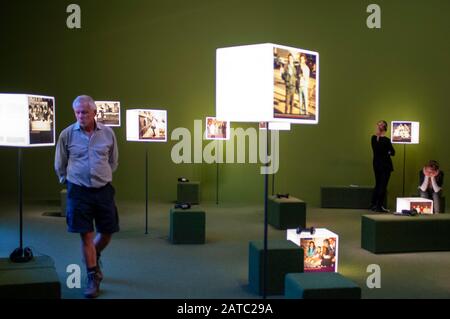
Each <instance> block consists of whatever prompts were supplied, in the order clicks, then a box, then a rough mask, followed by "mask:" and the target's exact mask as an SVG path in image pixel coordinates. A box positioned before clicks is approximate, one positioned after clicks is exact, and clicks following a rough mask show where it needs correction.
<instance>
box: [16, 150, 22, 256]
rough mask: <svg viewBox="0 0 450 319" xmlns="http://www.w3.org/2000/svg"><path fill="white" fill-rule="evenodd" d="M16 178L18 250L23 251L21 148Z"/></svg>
mask: <svg viewBox="0 0 450 319" xmlns="http://www.w3.org/2000/svg"><path fill="white" fill-rule="evenodd" d="M17 176H19V181H18V182H19V185H18V186H19V234H20V235H19V236H20V249H21V250H22V249H23V178H22V148H21V147H19V148H18V161H17Z"/></svg>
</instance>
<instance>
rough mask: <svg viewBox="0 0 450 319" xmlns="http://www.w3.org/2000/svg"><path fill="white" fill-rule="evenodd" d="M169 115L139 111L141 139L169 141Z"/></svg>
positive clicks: (153, 111) (151, 111) (152, 111)
mask: <svg viewBox="0 0 450 319" xmlns="http://www.w3.org/2000/svg"><path fill="white" fill-rule="evenodd" d="M166 114H167V113H166V112H165V111H159V110H147V111H144V110H142V111H139V139H140V140H154V141H164V140H167V137H166V134H167V118H166V117H167V115H166Z"/></svg>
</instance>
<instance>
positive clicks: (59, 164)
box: [55, 132, 68, 184]
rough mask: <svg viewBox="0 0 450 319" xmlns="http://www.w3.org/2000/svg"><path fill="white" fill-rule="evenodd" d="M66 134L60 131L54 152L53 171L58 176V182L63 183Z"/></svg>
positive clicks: (65, 171) (65, 168)
mask: <svg viewBox="0 0 450 319" xmlns="http://www.w3.org/2000/svg"><path fill="white" fill-rule="evenodd" d="M67 162H68V154H67V136H66V134H65V133H64V132H62V133H61V135H60V136H59V139H58V143H57V144H56V152H55V172H56V175H57V176H58V178H59V182H60V183H61V184H64V183H65V182H66V176H67Z"/></svg>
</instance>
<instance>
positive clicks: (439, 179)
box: [431, 172, 444, 193]
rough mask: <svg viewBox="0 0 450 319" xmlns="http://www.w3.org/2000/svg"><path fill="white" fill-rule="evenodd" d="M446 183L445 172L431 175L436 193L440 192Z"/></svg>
mask: <svg viewBox="0 0 450 319" xmlns="http://www.w3.org/2000/svg"><path fill="white" fill-rule="evenodd" d="M443 184H444V173H442V172H440V173H438V174H437V175H436V176H432V177H431V185H432V186H433V190H434V192H435V193H439V192H440V191H441V189H442V185H443Z"/></svg>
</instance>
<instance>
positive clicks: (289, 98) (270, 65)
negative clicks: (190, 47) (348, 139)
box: [216, 43, 319, 124]
mask: <svg viewBox="0 0 450 319" xmlns="http://www.w3.org/2000/svg"><path fill="white" fill-rule="evenodd" d="M216 116H217V117H218V118H220V119H222V120H228V121H236V122H290V123H305V124H317V123H318V122H319V54H318V53H317V52H314V51H309V50H304V49H298V48H292V47H287V46H282V45H276V44H271V43H265V44H255V45H246V46H237V47H229V48H221V49H217V54H216Z"/></svg>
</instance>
